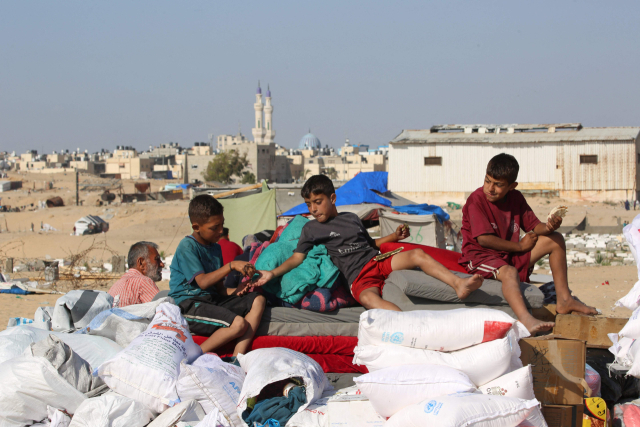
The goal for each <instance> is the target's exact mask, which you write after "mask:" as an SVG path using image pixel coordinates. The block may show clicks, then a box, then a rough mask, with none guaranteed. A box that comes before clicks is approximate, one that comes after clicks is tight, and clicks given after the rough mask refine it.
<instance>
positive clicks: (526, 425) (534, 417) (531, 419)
mask: <svg viewBox="0 0 640 427" xmlns="http://www.w3.org/2000/svg"><path fill="white" fill-rule="evenodd" d="M518 427H549V426H548V425H547V421H546V420H545V419H544V415H542V411H541V410H540V408H539V407H535V408H533V409H532V410H531V413H530V414H529V416H528V417H527V419H526V420H524V421H523V422H521V423H520V424H518Z"/></svg>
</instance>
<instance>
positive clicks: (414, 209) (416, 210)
mask: <svg viewBox="0 0 640 427" xmlns="http://www.w3.org/2000/svg"><path fill="white" fill-rule="evenodd" d="M393 209H394V210H395V211H397V212H402V213H406V214H411V215H432V214H435V215H436V217H437V218H438V221H440V222H444V221H449V218H450V217H449V214H448V213H446V212H445V211H443V210H442V208H441V207H440V206H436V205H428V204H426V203H425V204H422V205H406V206H394V207H393Z"/></svg>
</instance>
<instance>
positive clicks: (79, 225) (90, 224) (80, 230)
mask: <svg viewBox="0 0 640 427" xmlns="http://www.w3.org/2000/svg"><path fill="white" fill-rule="evenodd" d="M74 227H75V229H76V233H75V234H76V236H82V235H85V234H96V233H102V232H107V231H108V230H109V223H108V222H107V221H105V220H104V219H102V218H100V217H99V216H96V215H87V216H83V217H82V218H80V219H79V220H77V221H76V223H75V224H74Z"/></svg>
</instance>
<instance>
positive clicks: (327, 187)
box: [300, 175, 336, 199]
mask: <svg viewBox="0 0 640 427" xmlns="http://www.w3.org/2000/svg"><path fill="white" fill-rule="evenodd" d="M335 192H336V189H335V187H334V186H333V182H331V179H329V177H328V176H326V175H313V176H312V177H311V178H309V179H308V180H307V182H305V183H304V185H303V186H302V190H300V195H301V196H302V198H303V199H308V198H310V197H311V195H312V194H315V195H316V196H317V195H318V194H324V195H325V196H327V197H331V195H332V194H333V193H335Z"/></svg>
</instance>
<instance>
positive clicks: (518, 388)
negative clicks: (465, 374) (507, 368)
mask: <svg viewBox="0 0 640 427" xmlns="http://www.w3.org/2000/svg"><path fill="white" fill-rule="evenodd" d="M478 390H480V391H481V392H482V393H484V394H492V395H494V396H506V397H517V398H518V399H525V400H531V399H535V396H534V394H533V374H532V373H531V365H527V366H525V367H524V368H520V369H518V370H515V371H513V372H509V373H508V374H504V375H503V376H501V377H499V378H496V379H495V380H493V381H489V382H488V383H486V384H483V385H481V386H479V387H478Z"/></svg>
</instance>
